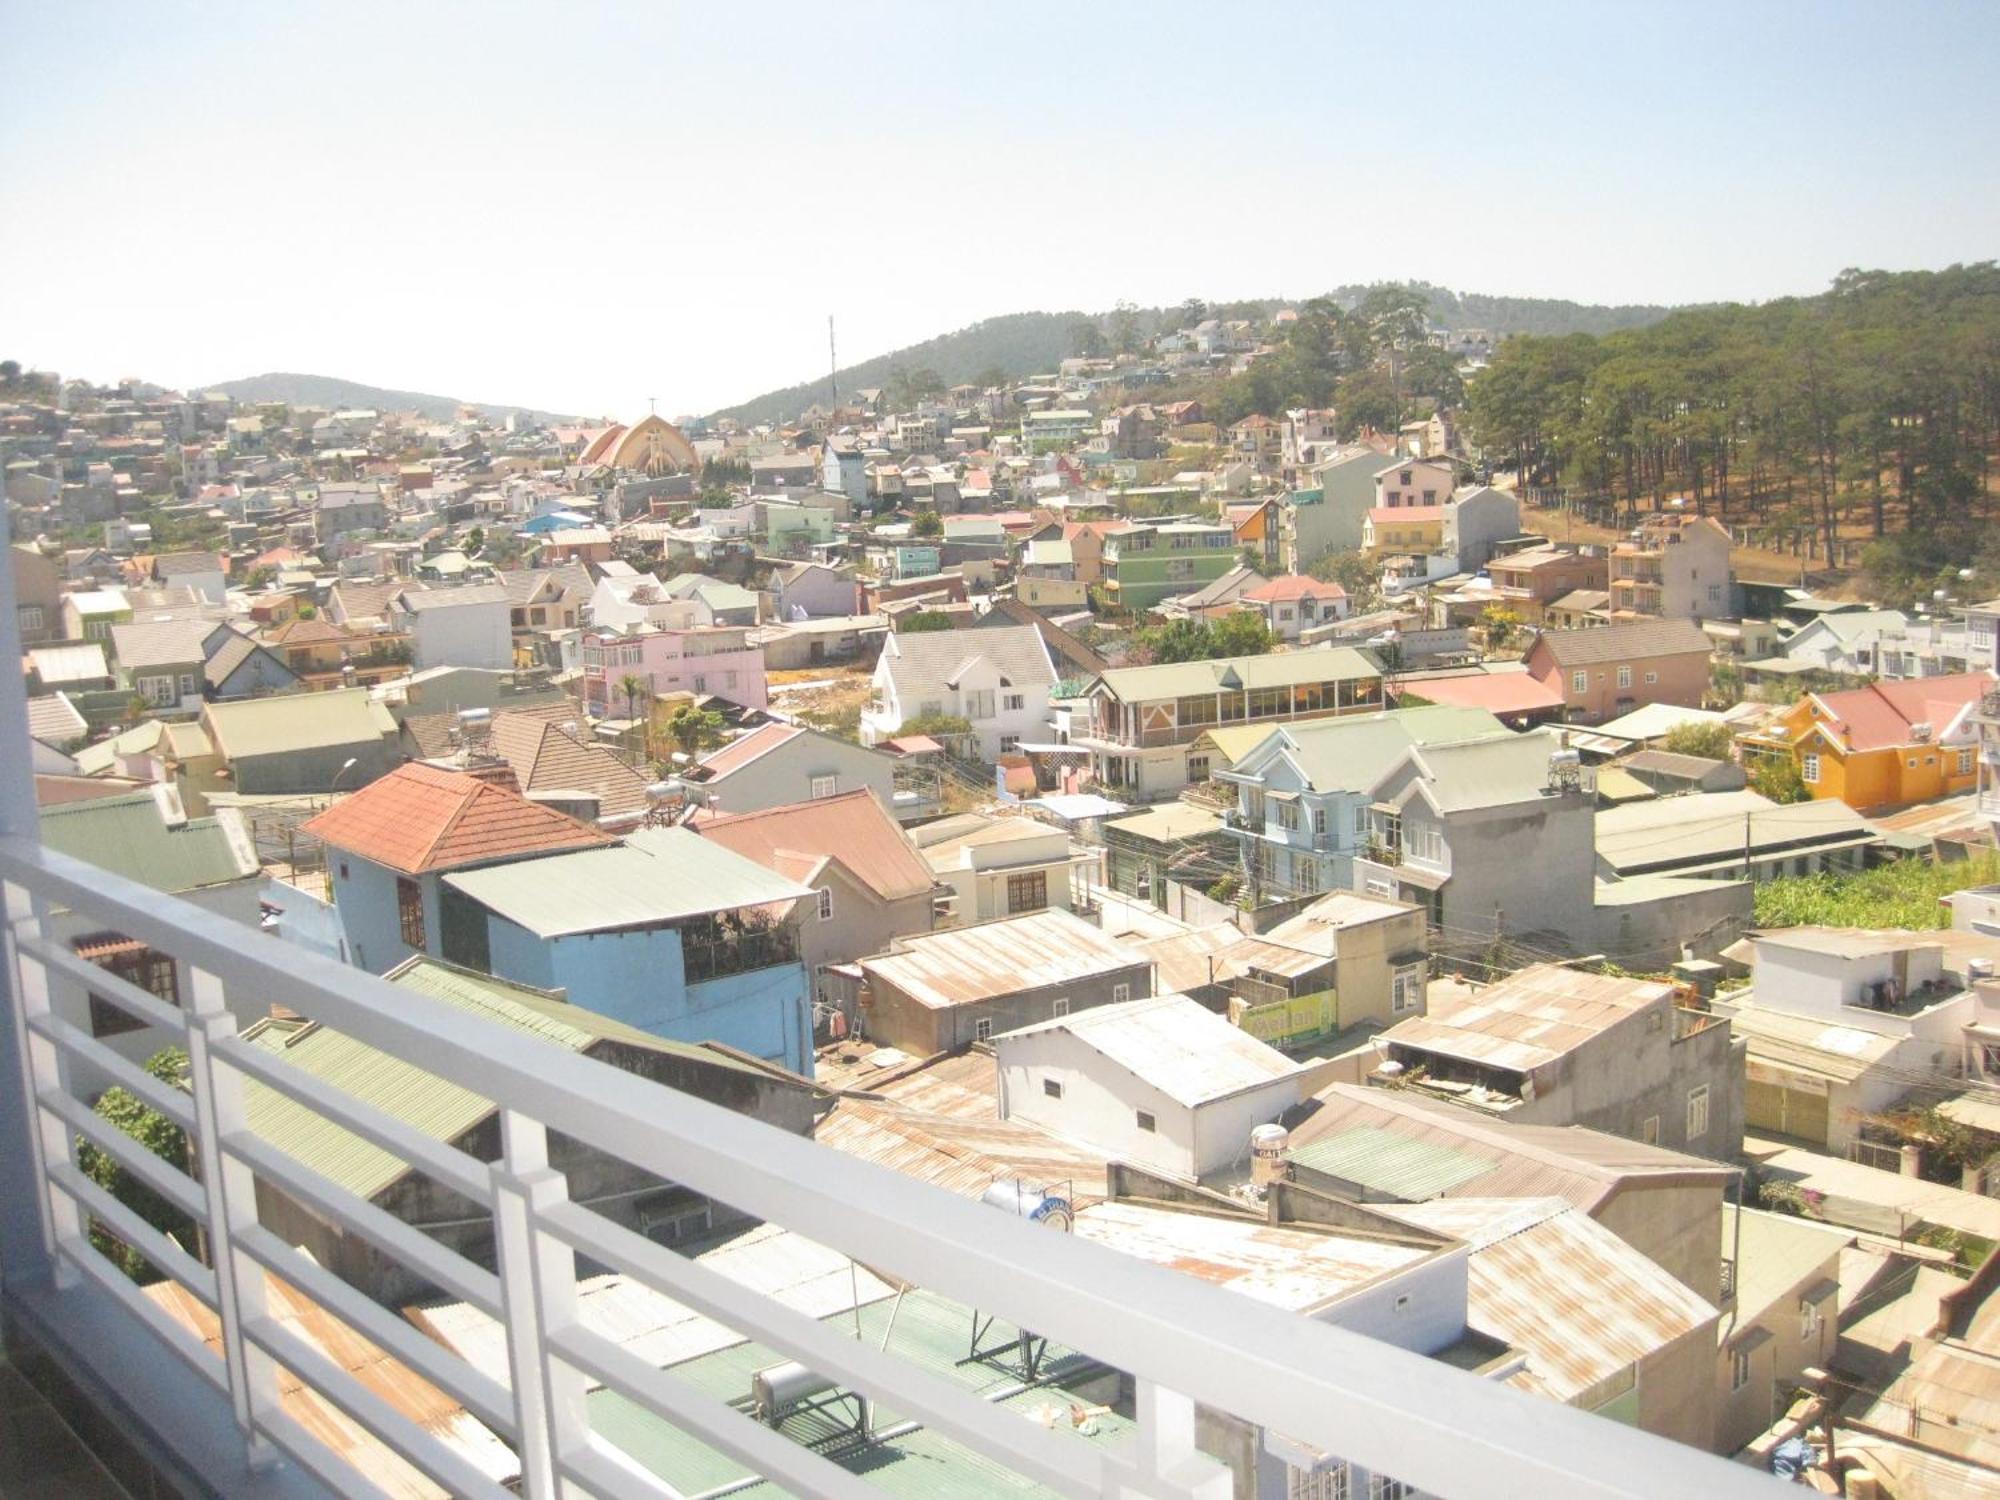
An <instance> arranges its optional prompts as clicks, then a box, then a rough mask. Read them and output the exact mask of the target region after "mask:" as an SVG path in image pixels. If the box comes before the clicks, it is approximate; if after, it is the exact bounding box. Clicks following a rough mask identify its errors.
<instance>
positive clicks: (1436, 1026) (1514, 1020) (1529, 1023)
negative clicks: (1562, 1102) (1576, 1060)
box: [1384, 964, 1674, 1072]
mask: <svg viewBox="0 0 2000 1500" xmlns="http://www.w3.org/2000/svg"><path fill="white" fill-rule="evenodd" d="M1673 990H1674V986H1673V985H1671V984H1668V983H1665V982H1662V981H1659V980H1651V979H1628V978H1624V977H1622V976H1618V975H1611V974H1587V973H1584V972H1583V971H1582V970H1579V969H1571V968H1565V967H1564V966H1562V965H1561V964H1536V965H1535V966H1534V967H1533V968H1528V969H1522V970H1521V971H1519V972H1518V973H1515V974H1510V975H1508V976H1507V977H1506V978H1505V979H1503V980H1501V981H1500V982H1499V983H1498V984H1494V985H1490V986H1488V987H1487V988H1486V989H1484V990H1481V991H1480V992H1479V993H1478V995H1477V996H1476V997H1475V998H1474V999H1473V1000H1472V1001H1471V1003H1469V1004H1466V1005H1463V1006H1460V1007H1459V1008H1458V1009H1456V1010H1454V1011H1452V1012H1451V1013H1450V1014H1449V1015H1446V1016H1441V1017H1438V1016H1415V1017H1412V1018H1411V1019H1410V1020H1407V1021H1403V1022H1400V1023H1399V1024H1397V1025H1396V1026H1393V1027H1391V1028H1390V1029H1389V1031H1388V1032H1387V1033H1386V1034H1385V1037H1384V1039H1385V1040H1386V1041H1388V1042H1391V1043H1400V1044H1402V1045H1405V1046H1408V1047H1412V1048H1416V1049H1418V1050H1420V1051H1425V1052H1434V1053H1438V1054H1440V1055H1443V1056H1446V1057H1459V1058H1467V1059H1470V1060H1473V1061H1476V1062H1482V1063H1487V1064H1490V1065H1492V1066H1494V1067H1498V1068H1509V1069H1513V1070H1515V1071H1517V1072H1527V1071H1529V1070H1530V1069H1533V1068H1538V1067H1541V1066H1542V1065H1543V1064H1545V1063H1550V1062H1554V1061H1555V1060H1556V1059H1557V1058H1559V1057H1562V1056H1564V1055H1565V1054H1567V1053H1569V1052H1571V1051H1573V1050H1574V1049H1576V1048H1577V1047H1579V1046H1581V1045H1583V1044H1584V1043H1585V1042H1587V1041H1590V1040H1591V1039H1592V1038H1594V1037H1597V1036H1599V1035H1601V1034H1603V1033H1604V1032H1605V1031H1607V1030H1608V1029H1610V1028H1611V1027H1613V1026H1615V1025H1617V1024H1618V1023H1619V1022H1621V1021H1623V1020H1625V1019H1627V1018H1628V1017H1630V1016H1634V1015H1637V1014H1638V1013H1639V1012H1641V1011H1643V1010H1645V1009H1647V1008H1648V1007H1649V1006H1653V1005H1656V1004H1658V1003H1659V1002H1661V1001H1663V1000H1665V999H1666V998H1667V997H1668V996H1669V995H1671V994H1672V993H1673Z"/></svg>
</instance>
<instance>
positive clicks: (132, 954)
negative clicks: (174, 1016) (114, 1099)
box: [73, 932, 181, 1037]
mask: <svg viewBox="0 0 2000 1500" xmlns="http://www.w3.org/2000/svg"><path fill="white" fill-rule="evenodd" d="M73 946H74V947H75V948H76V950H77V952H78V953H80V954H82V955H83V956H84V957H86V958H88V959H89V960H90V961H91V962H92V963H94V964H96V965H97V967H98V968H100V969H103V970H105V971H106V972H107V973H110V974H115V975H116V976H117V977H118V978H120V979H122V980H124V981H125V982H126V983H127V984H132V985H137V986H138V987H139V988H140V989H142V990H144V991H145V992H146V993H147V994H149V995H152V996H154V997H155V998H157V999H160V1000H164V1001H166V1002H167V1004H169V1005H175V1006H177V1005H179V1004H180V1003H181V990H180V980H179V977H178V976H177V975H176V973H175V971H174V960H173V957H172V955H171V954H166V953H162V952H160V951H159V950H158V949H157V948H149V947H147V946H146V945H145V944H144V943H142V942H140V941H138V939H136V938H127V937H121V936H119V935H118V934H117V933H115V932H100V933H97V934H95V935H93V936H91V937H83V938H78V939H77V940H76V941H75V943H74V945H73ZM145 1029H146V1023H145V1022H144V1021H142V1020H140V1019H139V1018H138V1017H137V1016H135V1015H133V1014H132V1013H131V1012H130V1011H128V1010H125V1009H123V1008H121V1007H119V1006H117V1005H113V1004H112V1003H111V1002H110V1001H109V1000H106V999H105V998H104V997H103V996H101V995H92V996H91V997H90V1034H91V1035H92V1036H93V1037H107V1036H118V1035H120V1034H122V1033H124V1032H127V1031H144V1030H145Z"/></svg>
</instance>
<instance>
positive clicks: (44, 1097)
mask: <svg viewBox="0 0 2000 1500" xmlns="http://www.w3.org/2000/svg"><path fill="white" fill-rule="evenodd" d="M35 1102H36V1103H38V1104H40V1105H41V1107H42V1108H43V1109H45V1110H47V1111H48V1112H49V1113H50V1114H52V1115H54V1116H56V1118H58V1119H59V1120H61V1121H62V1122H63V1123H64V1124H65V1125H67V1126H69V1128H70V1129H72V1130H74V1131H75V1132H76V1133H77V1134H78V1135H80V1136H83V1137H84V1138H85V1139H86V1140H88V1141H89V1142H90V1143H91V1145H93V1146H95V1147H96V1148H97V1149H98V1150H100V1151H102V1152H103V1153H104V1154H105V1155H106V1156H109V1157H110V1158H111V1159H112V1160H113V1161H115V1162H117V1163H118V1165H119V1166H121V1167H123V1168H124V1169H125V1170H126V1171H128V1172H130V1173H131V1174H132V1175H133V1176H135V1177H137V1178H138V1179H139V1180H140V1181H141V1182H143V1183H145V1184H146V1186H147V1187H149V1188H151V1189H152V1190H153V1191H154V1192H156V1193H158V1194H159V1195H160V1196H161V1197H162V1198H164V1199H166V1200H167V1201H168V1202H169V1203H171V1204H173V1206H174V1207H175V1208H178V1209H179V1210H180V1211H181V1212H182V1213H184V1214H186V1215H187V1216H188V1217H189V1218H190V1219H194V1220H197V1221H199V1220H203V1219H206V1218H207V1217H208V1194H207V1192H206V1191H204V1190H203V1188H202V1185H201V1184H200V1183H198V1182H196V1181H195V1180H194V1179H193V1178H192V1177H190V1176H188V1174H187V1173H185V1172H182V1171H178V1170H176V1169H175V1168H174V1166H173V1165H172V1164H171V1163H169V1162H168V1161H167V1160H166V1159H165V1158H164V1157H161V1156H157V1155H155V1154H154V1153H153V1152H151V1151H149V1150H147V1149H146V1147H145V1146H143V1145H142V1144H140V1143H139V1142H138V1141H135V1140H133V1139H132V1137H131V1136H129V1135H127V1134H126V1133H125V1132H124V1131H122V1130H120V1129H119V1128H118V1127H117V1126H116V1125H113V1124H112V1123H111V1122H110V1121H109V1120H107V1119H105V1118H104V1117H103V1116H102V1115H100V1114H98V1113H97V1112H96V1111H95V1110H93V1109H91V1107H90V1106H89V1105H87V1104H85V1103H84V1102H83V1101H82V1100H81V1099H79V1098H77V1097H76V1096H75V1095H74V1094H65V1093H64V1092H63V1091H62V1090H61V1089H43V1090H41V1091H40V1092H39V1093H38V1094H36V1096H35Z"/></svg>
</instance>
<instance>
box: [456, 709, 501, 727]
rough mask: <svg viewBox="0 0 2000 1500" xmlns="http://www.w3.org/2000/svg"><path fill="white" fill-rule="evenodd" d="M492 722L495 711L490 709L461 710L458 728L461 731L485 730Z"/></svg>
mask: <svg viewBox="0 0 2000 1500" xmlns="http://www.w3.org/2000/svg"><path fill="white" fill-rule="evenodd" d="M492 722H493V710H492V709H490V708H461V709H460V710H459V711H458V727H459V728H460V729H479V728H484V727H485V726H486V725H488V724H491V723H492Z"/></svg>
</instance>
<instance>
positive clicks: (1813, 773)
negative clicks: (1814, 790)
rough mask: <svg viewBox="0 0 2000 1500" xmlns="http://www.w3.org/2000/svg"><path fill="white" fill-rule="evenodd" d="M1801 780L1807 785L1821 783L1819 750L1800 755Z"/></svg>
mask: <svg viewBox="0 0 2000 1500" xmlns="http://www.w3.org/2000/svg"><path fill="white" fill-rule="evenodd" d="M1799 780H1801V781H1803V782H1804V783H1805V784H1806V785H1807V786H1818V785H1819V755H1818V753H1817V752H1814V751H1808V752H1807V753H1806V754H1805V755H1802V756H1801V757H1799Z"/></svg>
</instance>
